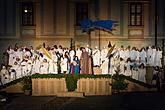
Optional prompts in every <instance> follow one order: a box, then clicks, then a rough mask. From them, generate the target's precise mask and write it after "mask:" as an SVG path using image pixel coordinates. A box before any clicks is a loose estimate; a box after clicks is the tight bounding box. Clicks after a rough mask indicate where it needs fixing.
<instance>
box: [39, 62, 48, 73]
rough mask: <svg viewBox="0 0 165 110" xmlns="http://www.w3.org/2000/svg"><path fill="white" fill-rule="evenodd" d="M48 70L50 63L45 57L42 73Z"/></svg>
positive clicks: (41, 68)
mask: <svg viewBox="0 0 165 110" xmlns="http://www.w3.org/2000/svg"><path fill="white" fill-rule="evenodd" d="M48 70H49V64H48V62H47V60H46V59H44V60H43V62H42V63H41V67H40V71H41V74H48Z"/></svg>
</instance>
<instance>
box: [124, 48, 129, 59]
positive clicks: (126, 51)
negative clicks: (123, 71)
mask: <svg viewBox="0 0 165 110" xmlns="http://www.w3.org/2000/svg"><path fill="white" fill-rule="evenodd" d="M128 58H130V46H128V47H127V48H126V49H125V50H124V60H125V61H127V59H128Z"/></svg>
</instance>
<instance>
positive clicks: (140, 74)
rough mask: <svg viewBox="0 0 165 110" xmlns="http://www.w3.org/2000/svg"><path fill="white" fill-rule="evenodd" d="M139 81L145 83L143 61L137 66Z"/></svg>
mask: <svg viewBox="0 0 165 110" xmlns="http://www.w3.org/2000/svg"><path fill="white" fill-rule="evenodd" d="M139 81H142V82H144V83H146V68H145V65H144V64H143V63H142V64H140V66H139Z"/></svg>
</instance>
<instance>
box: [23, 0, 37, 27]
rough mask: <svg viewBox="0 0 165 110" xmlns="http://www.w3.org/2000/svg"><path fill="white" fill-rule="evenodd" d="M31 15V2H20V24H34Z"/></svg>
mask: <svg viewBox="0 0 165 110" xmlns="http://www.w3.org/2000/svg"><path fill="white" fill-rule="evenodd" d="M33 19H34V16H33V3H32V2H25V3H22V25H24V26H32V25H34V20H33Z"/></svg>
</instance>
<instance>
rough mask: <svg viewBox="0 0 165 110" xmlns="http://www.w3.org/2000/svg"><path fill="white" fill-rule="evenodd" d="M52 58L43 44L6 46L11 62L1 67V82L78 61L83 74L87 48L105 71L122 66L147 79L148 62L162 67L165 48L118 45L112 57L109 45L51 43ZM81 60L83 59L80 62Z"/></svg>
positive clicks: (126, 71)
mask: <svg viewBox="0 0 165 110" xmlns="http://www.w3.org/2000/svg"><path fill="white" fill-rule="evenodd" d="M46 49H47V51H48V52H49V53H50V54H51V58H49V57H48V55H46V53H45V52H44V51H43V48H37V49H35V50H34V49H33V47H32V46H30V47H19V48H18V47H17V48H12V47H11V46H9V48H8V49H7V50H6V53H7V55H8V57H7V58H8V61H7V65H8V66H7V65H4V66H2V69H1V74H0V75H1V83H2V84H5V83H8V82H10V81H13V80H15V79H17V78H21V77H23V76H27V75H31V74H35V73H39V74H58V73H63V74H65V73H69V71H71V70H69V69H70V67H71V66H70V65H71V64H73V65H77V66H78V67H79V68H80V70H79V73H80V74H81V65H80V62H81V60H82V59H81V54H82V52H83V51H86V52H88V53H89V55H90V56H92V59H93V67H96V68H100V69H101V70H102V72H101V73H102V74H115V73H116V72H115V70H116V69H117V67H119V68H120V72H119V74H123V75H125V76H130V77H132V78H134V79H136V80H139V81H142V82H146V78H145V75H146V66H153V67H161V66H162V65H161V58H162V51H161V50H160V48H156V47H154V46H153V47H150V46H149V47H145V48H141V49H138V48H136V47H130V46H128V47H123V46H121V47H120V48H116V47H115V48H114V49H113V51H112V55H113V56H112V57H111V58H108V57H107V54H108V49H109V48H108V47H104V48H102V49H101V50H99V49H98V47H95V48H94V49H91V48H89V46H88V45H87V46H86V47H84V48H83V49H84V50H83V51H82V50H81V48H77V49H75V50H73V49H70V50H69V49H68V48H63V47H62V46H61V45H60V46H56V45H54V46H52V47H47V48H46ZM78 61H79V62H78Z"/></svg>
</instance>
